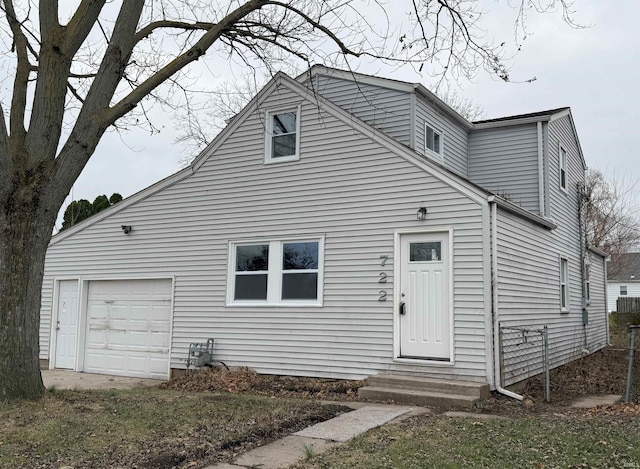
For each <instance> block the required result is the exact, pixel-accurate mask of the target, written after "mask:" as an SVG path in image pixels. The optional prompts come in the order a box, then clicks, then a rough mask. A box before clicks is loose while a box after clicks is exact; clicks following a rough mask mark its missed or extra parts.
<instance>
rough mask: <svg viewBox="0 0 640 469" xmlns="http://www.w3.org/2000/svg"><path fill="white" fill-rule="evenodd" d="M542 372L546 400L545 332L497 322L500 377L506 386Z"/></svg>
mask: <svg viewBox="0 0 640 469" xmlns="http://www.w3.org/2000/svg"><path fill="white" fill-rule="evenodd" d="M540 373H542V376H543V380H544V396H545V400H546V401H547V402H549V400H550V399H551V391H550V384H549V332H548V330H547V326H544V327H543V328H542V329H532V328H526V327H506V326H502V325H500V379H501V383H502V386H509V385H511V384H514V383H517V382H519V381H522V380H524V379H527V378H530V377H531V376H535V375H537V374H540Z"/></svg>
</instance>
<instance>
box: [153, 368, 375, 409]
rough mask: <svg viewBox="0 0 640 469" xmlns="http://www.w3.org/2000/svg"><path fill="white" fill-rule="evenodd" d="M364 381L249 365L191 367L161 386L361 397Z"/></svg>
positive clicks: (334, 398)
mask: <svg viewBox="0 0 640 469" xmlns="http://www.w3.org/2000/svg"><path fill="white" fill-rule="evenodd" d="M364 384H365V382H364V381H360V380H357V381H346V380H338V379H323V378H304V377H292V376H275V375H260V374H258V373H256V372H255V371H253V370H251V369H249V368H240V369H238V370H233V371H228V370H224V369H215V368H214V369H208V368H205V369H203V370H197V371H191V372H189V373H187V374H186V375H184V376H181V377H179V378H176V379H173V380H171V381H169V382H167V383H163V384H161V385H160V387H164V388H169V389H182V390H187V391H217V392H232V393H251V394H258V395H261V396H273V397H294V398H300V399H321V400H332V401H354V400H357V399H358V388H359V387H361V386H364Z"/></svg>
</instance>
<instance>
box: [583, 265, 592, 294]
mask: <svg viewBox="0 0 640 469" xmlns="http://www.w3.org/2000/svg"><path fill="white" fill-rule="evenodd" d="M584 299H585V300H586V303H587V304H591V265H590V264H589V263H587V262H585V265H584Z"/></svg>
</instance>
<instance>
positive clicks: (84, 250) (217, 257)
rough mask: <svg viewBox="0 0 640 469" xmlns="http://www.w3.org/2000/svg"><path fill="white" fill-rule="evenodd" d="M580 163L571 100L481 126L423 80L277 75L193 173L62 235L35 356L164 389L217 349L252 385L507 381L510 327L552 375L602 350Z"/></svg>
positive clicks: (600, 281)
mask: <svg viewBox="0 0 640 469" xmlns="http://www.w3.org/2000/svg"><path fill="white" fill-rule="evenodd" d="M585 168H586V165H585V161H584V158H583V155H582V151H581V149H580V144H579V142H578V137H577V134H576V130H575V128H574V123H573V118H572V116H571V112H570V110H569V108H561V109H554V110H550V111H545V112H539V113H534V114H526V115H520V116H512V117H507V118H502V119H493V120H486V121H481V122H475V123H471V122H468V121H466V120H465V119H464V118H463V117H462V116H460V115H459V114H458V113H456V112H455V111H454V110H453V109H451V108H450V107H449V106H447V105H446V104H445V103H443V102H442V101H441V100H440V99H438V98H437V97H436V96H435V95H434V94H432V93H431V92H429V91H428V90H427V89H425V88H424V87H423V86H422V85H414V84H410V83H402V82H399V81H395V80H388V79H382V78H377V77H372V76H366V75H359V74H352V73H350V72H345V71H339V70H333V69H328V68H324V67H313V68H312V69H311V70H310V71H309V72H308V73H307V74H305V75H303V76H301V77H298V78H297V79H292V78H289V77H288V76H286V75H284V74H282V73H278V74H277V75H276V76H275V77H274V78H273V79H272V80H271V81H270V82H269V83H268V84H267V85H266V86H265V88H264V89H263V90H262V91H260V93H258V94H257V95H256V96H255V97H254V99H253V100H252V101H251V102H250V103H249V104H248V105H247V106H246V107H245V108H244V109H243V110H242V111H241V112H240V113H239V114H238V115H237V116H235V117H234V118H233V119H232V120H231V122H230V123H229V125H228V126H227V127H226V128H225V129H224V130H223V131H222V132H221V133H220V134H219V135H218V136H217V138H216V139H215V140H214V141H213V142H212V143H211V144H210V145H209V146H208V147H207V148H206V149H205V150H204V151H203V152H202V153H201V154H200V156H198V157H197V158H196V159H195V160H194V161H193V163H192V164H191V165H190V166H189V167H187V168H185V169H183V170H182V171H179V172H178V173H176V174H174V175H172V176H170V177H168V178H166V179H164V180H162V181H160V182H158V183H157V184H155V185H153V186H151V187H149V188H147V189H145V190H143V191H141V192H139V193H137V194H135V195H133V196H131V197H129V198H128V199H125V200H123V201H122V202H120V203H119V204H118V205H116V206H115V207H113V208H110V209H108V210H105V211H103V212H101V213H99V214H97V215H95V216H93V217H92V218H91V219H90V220H87V221H85V222H83V223H81V224H78V225H76V226H74V227H72V228H70V229H68V230H66V231H65V232H63V233H60V234H58V235H56V236H55V237H54V238H53V239H52V241H51V245H50V247H49V250H48V252H47V259H46V266H45V276H44V285H43V296H42V312H41V321H42V326H41V336H40V344H41V359H42V360H43V361H44V362H45V364H46V362H48V366H50V367H52V368H68V369H73V370H77V371H85V372H93V373H111V374H120V375H127V376H145V377H156V378H167V377H168V376H169V375H170V374H171V373H172V370H173V371H175V370H180V369H184V368H185V367H186V363H185V361H186V359H187V353H188V347H189V344H190V343H191V342H204V341H206V339H207V338H215V353H216V358H217V359H219V360H222V361H224V362H225V363H226V364H227V365H230V366H248V367H251V368H253V369H255V370H256V371H258V372H260V373H272V374H281V375H301V376H318V377H332V378H365V377H367V376H369V375H373V374H377V373H380V372H391V373H398V374H402V373H407V374H412V375H421V376H425V377H431V378H447V379H454V380H461V381H470V382H475V383H488V384H489V385H490V386H492V387H495V386H496V385H499V384H500V383H499V382H498V380H499V377H500V369H499V367H500V365H499V363H500V361H499V360H497V356H498V355H499V350H498V348H499V347H498V344H497V331H498V323H500V324H502V325H503V326H504V325H507V326H518V327H527V328H538V327H542V326H544V325H546V326H548V328H549V343H550V351H551V353H550V355H551V357H550V361H551V365H552V366H558V365H560V364H563V363H565V362H567V361H570V360H572V359H574V358H576V357H579V356H580V355H581V354H582V353H584V350H585V349H588V350H589V351H595V350H597V349H599V348H601V347H603V346H604V345H605V344H606V342H607V329H606V327H607V326H606V312H605V282H604V257H603V255H602V253H599V252H597V251H593V250H585V249H584V248H583V246H581V243H580V239H581V236H580V232H579V230H580V223H579V220H578V198H579V195H578V194H579V185H580V183H581V182H582V181H583V177H584V171H585ZM587 272H588V273H587ZM587 277H588V278H587ZM587 292H590V299H589V298H587ZM531 373H532V371H530V370H523V371H522V373H521V374H520V375H518V377H517V379H522V378H524V377H526V376H528V375H530V374H531ZM514 380H516V378H514V377H512V378H511V379H510V380H509V382H512V381H514ZM505 381H506V379H505ZM502 384H505V383H502ZM506 384H509V383H506Z"/></svg>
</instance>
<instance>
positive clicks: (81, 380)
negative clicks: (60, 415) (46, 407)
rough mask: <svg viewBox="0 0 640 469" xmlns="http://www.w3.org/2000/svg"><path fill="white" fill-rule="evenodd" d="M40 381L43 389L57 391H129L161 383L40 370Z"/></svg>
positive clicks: (139, 379)
mask: <svg viewBox="0 0 640 469" xmlns="http://www.w3.org/2000/svg"><path fill="white" fill-rule="evenodd" d="M42 380H43V381H44V385H45V387H47V388H48V387H50V386H55V387H56V388H58V389H113V388H115V389H131V388H140V387H149V386H156V385H158V384H160V383H162V380H157V379H142V378H125V377H123V376H109V375H94V374H89V373H78V372H75V371H69V370H42Z"/></svg>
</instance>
